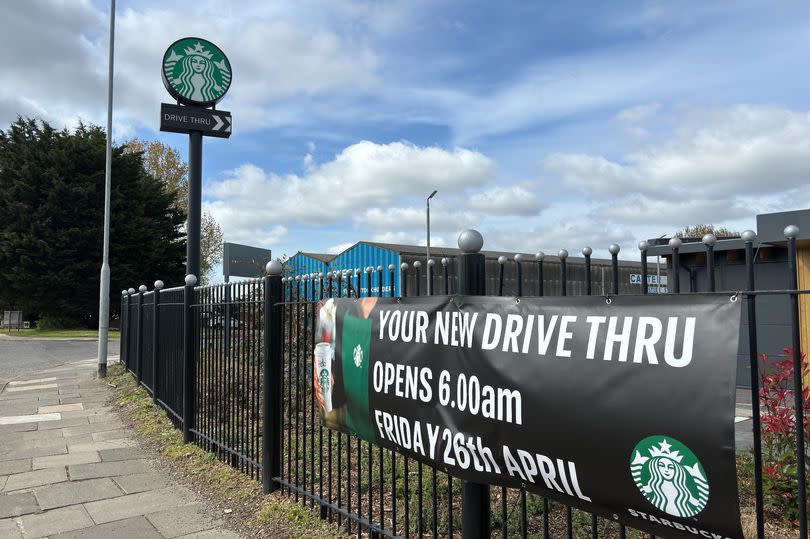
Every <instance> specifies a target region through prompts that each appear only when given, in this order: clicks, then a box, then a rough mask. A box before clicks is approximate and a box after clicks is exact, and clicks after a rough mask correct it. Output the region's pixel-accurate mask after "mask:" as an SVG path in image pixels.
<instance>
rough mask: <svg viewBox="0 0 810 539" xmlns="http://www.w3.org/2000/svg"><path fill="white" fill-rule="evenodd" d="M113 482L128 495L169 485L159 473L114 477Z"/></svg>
mask: <svg viewBox="0 0 810 539" xmlns="http://www.w3.org/2000/svg"><path fill="white" fill-rule="evenodd" d="M112 480H113V481H115V484H116V485H118V486H119V487H120V488H121V490H123V491H124V492H126V493H127V494H135V493H136V492H146V491H147V490H152V489H155V488H160V487H165V486H166V485H168V484H169V481H168V480H167V479H166V477H165V476H163V475H161V474H159V473H157V472H145V473H139V474H130V475H122V476H117V477H113V478H112Z"/></svg>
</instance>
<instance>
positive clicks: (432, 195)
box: [428, 191, 438, 200]
mask: <svg viewBox="0 0 810 539" xmlns="http://www.w3.org/2000/svg"><path fill="white" fill-rule="evenodd" d="M436 193H438V191H433V192H432V193H430V196H429V197H428V200H430V199H431V198H433V197H435V196H436Z"/></svg>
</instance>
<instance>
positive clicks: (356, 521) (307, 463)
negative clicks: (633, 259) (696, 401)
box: [121, 227, 810, 539]
mask: <svg viewBox="0 0 810 539" xmlns="http://www.w3.org/2000/svg"><path fill="white" fill-rule="evenodd" d="M794 228H795V227H794ZM795 232H796V231H795V230H792V229H791V227H788V228H787V229H786V236H787V237H786V243H787V248H788V265H787V271H788V272H789V283H790V287H789V289H788V290H771V291H755V290H756V283H755V282H754V264H755V257H754V241H755V239H756V238H755V235H754V234H753V233H750V232H746V233H745V234H744V236H743V239H744V240H745V263H746V268H747V274H748V283H747V290H743V291H736V292H737V293H738V294H739V296H740V297H742V298H743V299H745V301H746V302H747V309H746V315H747V320H744V324H747V327H748V332H747V333H748V334H747V340H748V351H749V359H750V365H751V406H752V416H753V418H752V422H751V424H752V430H753V440H754V442H753V451H752V453H753V461H754V464H753V475H754V478H753V485H754V486H753V492H746V493H744V494H745V496H746V497H747V498H752V499H753V500H754V502H753V506H754V507H753V513H754V516H755V528H756V532H755V534H756V537H758V538H763V537H765V516H764V514H763V506H764V501H763V476H762V474H763V454H762V443H761V429H760V415H761V414H760V406H759V402H760V395H759V379H760V368H759V361H758V357H757V324H756V314H757V311H756V298H757V296H758V295H761V294H770V295H773V294H778V295H784V296H787V297H789V298H790V301H789V304H790V318H791V323H792V327H793V333H792V341H793V342H792V343H787V344H789V345H790V346H792V348H791V350H792V351H791V354H792V355H791V358H790V359H791V360H792V362H793V379H792V388H785V389H786V390H791V389H792V391H793V393H792V396H793V403H792V414H791V420H792V422H793V423H794V425H795V427H794V428H795V453H794V455H800V456H804V455H805V448H804V425H803V421H802V420H803V418H804V410H803V400H802V372H803V369H802V365H801V362H802V358H801V353H800V350H799V348H800V342H799V340H800V336H799V327H800V326H799V309H798V304H799V303H798V299H799V295H800V294H804V293H808V292H810V291H807V290H798V289H797V273H796V271H797V268H796V252H797V251H796V241H795V235H796V233H795ZM705 240H706V241H705V242H704V243H705V250H706V255H707V256H706V266H705V272H706V275H707V279H706V289H705V290H701V291H698V292H697V293H703V294H705V293H715V292H716V291H715V281H714V278H713V275H714V241H713V240H714V239H713V238H712V237H707V238H705ZM670 247H671V266H672V267H671V271H669V293H675V294H677V293H680V292H681V289H680V288H681V287H680V282H679V272H678V265H679V252H678V250H679V247H680V244H679V240H673V241H672V242H671V243H670ZM640 249H641V272H642V279H641V292H642V293H643V294H646V293H647V292H648V287H647V274H648V268H647V253H646V245H645V244H643V243H642V244H641V245H640ZM610 252H611V255H612V260H611V263H612V271H611V272H610V274H611V275H612V279H611V280H612V282H611V283H610V290H609V291H604V290H603V289H602V287H601V286H599V287H597V286H593V283H594V282H595V278H594V276H593V275H592V270H591V265H590V250H589V249H585V250H583V254H585V255H586V260H585V264H584V268H583V270H582V271H583V272H584V275H583V282H584V283H585V284H584V286H582V287H579V286H578V287H576V289H575V290H570V289H569V287H568V283H569V281H568V268H567V264H566V258H565V256H563V257H561V258H556V259H555V260H554V261H553V262H548V261H544V260H522V259H520V258H518V259H516V260H514V259H513V260H501V261H500V262H499V263H500V268H503V267H504V265H506V264H514V265H515V266H514V270H515V275H516V277H515V279H514V282H513V283H512V286H511V287H510V286H506V287H505V286H504V285H505V283H504V279H503V275H504V272H503V271H502V270H500V269H499V270H498V275H496V276H495V277H494V278H495V279H496V284H497V290H498V294H500V295H503V294H506V293H508V294H514V295H517V296H524V295H528V294H527V293H526V292H527V291H528V292H529V293H531V294H533V295H539V296H542V295H552V294H553V295H563V296H565V295H576V294H583V295H590V294H603V293H604V294H606V295H617V294H619V293H620V291H621V287H620V283H619V275H620V274H621V273H620V271H619V268H618V266H619V261H618V252H619V249H618V246H614V245H612V246H611V247H610ZM467 256H468V255H462V256H461V257H460V260H459V263H458V265H457V266H458V267H459V268H460V267H462V266H464V265H465V264H466V263H468V262H469V260H465V257H467ZM469 256H474V255H473V254H471V255H469ZM552 263H553V264H554V267H553V269H554V274H556V275H558V276H559V281H558V282H556V283H555V286H553V287H551V286H548V285H547V276H548V275H549V274H550V273H551V272H550V271H549V269H550V268H549V267H548V266H549V264H552ZM420 266H421V265H420ZM435 268H438V271H445V272H446V271H447V270H446V269H444V268H442V267H440V266H439V265H438V264H435V265H434V264H430V265H426V266H425V267H419V266H417V267H415V268H414V267H413V265H408V264H403V265H402V267H400V268H390V269H389V268H382V267H379V268H371V267H369V268H366V269H364V270H363V271H352V272H348V271H347V272H338V273H334V274H333V273H327V274H311V275H305V276H297V277H295V278H292V277H290V278H282V268H281V266H280V265H279V264H278V263H276V262H271V263H270V264H268V270H269V274H268V275H267V276H266V277H264V278H263V279H258V280H252V281H243V282H239V283H231V284H227V283H226V284H221V285H214V286H203V287H195V286H194V285H195V284H196V279H195V278H194V277H193V276H188V277H187V282H186V286H185V287H181V288H173V289H167V290H161V288H162V283H160V282H158V283H156V284H159V285H160V286H157V287H156V288H155V290H154V291H152V292H146V290H145V287H143V286H142V287H141V288H140V290H139V291H138V292H136V291H135V290H134V289H130V290H129V291H125V293H124V294H123V296H122V345H121V348H122V360H123V362H124V364H125V365H126V366H127V368H128V369H129V370H130V371H131V372H132V373H133V374H134V375H135V377H136V378H137V379H138V381H139V382H140V383H141V384H142V385H144V387H145V388H146V389H147V390H148V391H150V392H151V393H152V395H153V397H154V398H155V401H156V402H157V403H158V404H159V405H160V406H162V407H163V408H164V409H165V410H166V411H167V412H168V414H169V416H170V417H171V418H172V420H173V421H174V422H175V424H176V425H177V426H178V427H179V428H182V429H183V432H184V438H185V440H186V441H191V442H195V443H197V444H199V445H200V446H202V447H203V448H205V449H206V450H208V451H210V452H211V453H213V454H215V455H216V456H217V457H218V458H219V459H221V460H222V461H224V462H227V463H229V464H231V465H232V466H234V467H236V468H238V469H240V470H242V471H243V472H245V473H247V474H250V475H251V477H254V478H256V479H260V480H261V481H262V484H263V487H264V491H265V492H271V491H275V490H279V489H280V490H281V491H282V492H284V493H285V494H287V495H289V496H291V497H293V498H295V499H296V500H298V501H300V502H301V503H302V504H304V505H305V506H309V507H311V508H312V509H313V510H315V511H318V512H319V514H320V516H321V517H322V518H324V519H328V520H330V521H332V522H335V523H336V524H337V525H339V526H341V527H342V529H343V530H345V531H346V532H348V533H351V534H354V533H356V534H357V536H358V537H361V536H363V535H366V534H367V535H370V536H385V537H405V538H409V537H423V536H425V535H429V536H432V537H455V536H460V535H463V536H464V537H489V536H491V535H492V536H500V537H516V536H519V537H545V538H548V537H582V536H590V537H598V536H602V537H621V538H624V537H652V536H650V535H648V534H643V533H641V532H639V531H637V530H631V529H625V527H624V526H622V525H620V524H618V523H616V522H614V521H612V520H610V519H605V518H602V517H597V516H595V515H591V514H587V513H584V512H582V511H580V510H576V509H572V508H571V507H570V506H567V505H565V504H561V503H558V502H555V501H551V500H548V499H546V498H543V497H542V496H538V495H536V494H532V493H528V492H526V491H525V490H523V489H512V488H502V487H498V486H493V487H490V486H486V485H471V484H467V483H462V481H460V480H459V479H458V478H454V477H452V476H451V475H450V474H448V473H446V472H445V471H443V470H441V469H437V468H433V467H431V466H428V465H426V464H423V463H421V462H416V461H414V460H413V459H411V458H408V457H406V456H404V455H402V454H400V453H398V452H397V451H392V450H387V449H383V448H381V447H378V446H376V445H374V444H371V443H368V442H365V441H362V440H359V439H358V438H356V437H353V436H349V435H346V434H343V433H339V432H336V431H332V430H329V429H325V428H323V427H322V426H321V425H320V423H319V421H318V419H317V417H316V415H317V407H316V402H315V396H314V394H313V391H312V383H311V380H312V377H313V372H312V368H313V366H312V361H311V358H312V356H313V350H314V345H315V319H316V309H317V306H318V300H319V299H323V298H326V297H341V296H344V297H345V296H347V295H349V296H356V295H357V292H358V291H363V290H365V291H366V292H367V291H370V290H372V288H373V287H372V286H371V279H372V275H373V274H374V273H375V272H377V273H380V272H384V271H389V272H395V271H399V272H401V274H400V277H401V278H402V282H403V283H409V282H410V283H412V284H413V285H414V286H413V289H410V290H409V289H408V286H407V285H406V286H404V287H403V290H402V296H411V295H425V294H426V290H425V289H426V288H427V287H426V286H425V285H426V284H427V282H431V283H432V285H434V286H431V288H432V289H433V293H434V294H448V293H451V292H456V291H458V292H460V293H465V294H475V293H482V292H484V291H485V290H487V288H488V287H487V286H486V282H485V280H486V279H492V278H493V276H492V275H491V270H492V269H493V268H490V267H487V266H485V265H483V264H482V265H481V271H480V272H479V275H477V276H474V277H472V279H473V281H474V282H473V281H470V279H471V277H470V275H469V271H467V275H466V277H465V276H463V275H462V274H463V273H464V270H462V271H459V272H458V273H457V275H455V276H454V277H455V279H453V278H449V277H450V276H448V275H447V274H446V273H445V274H443V275H442V279H441V280H438V279H436V280H435V281H434V279H435V276H434V275H433V270H434V269H435ZM445 268H446V266H445ZM423 269H427V274H422V273H421V271H422V270H423ZM377 277H379V275H378V276H377ZM436 281H438V283H437V282H436ZM452 282H455V283H456V284H457V288H456V289H455V290H452V291H451V289H450V286H451V284H450V283H452ZM510 288H511V289H510ZM377 292H378V293H377V295H379V296H382V295H383V294H384V292H383V291H382V290H379V289H377ZM386 295H387V294H386ZM730 360H732V359H731V358H730ZM791 465H792V468H790V469H792V470H793V469H795V479H796V482H795V490H794V491H793V492H792V496H793V499H794V500H795V504H796V510H797V515H798V519H797V520H798V529H797V534H798V536H799V537H801V538H803V539H804V538H806V537H807V512H806V509H807V504H806V483H805V459H804V458H794V462H793V463H792V464H791ZM792 473H793V472H792Z"/></svg>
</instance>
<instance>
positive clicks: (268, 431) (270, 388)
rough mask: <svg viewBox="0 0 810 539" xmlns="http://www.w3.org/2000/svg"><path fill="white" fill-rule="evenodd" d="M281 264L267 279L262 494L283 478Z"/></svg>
mask: <svg viewBox="0 0 810 539" xmlns="http://www.w3.org/2000/svg"><path fill="white" fill-rule="evenodd" d="M281 270H282V267H281V263H280V262H279V261H278V260H271V261H270V262H268V263H267V266H266V267H265V272H266V275H265V276H264V343H263V344H264V358H263V364H262V376H263V378H262V392H263V393H264V402H263V405H264V406H263V409H262V417H263V418H264V419H263V421H262V491H263V492H264V493H265V494H268V493H270V492H273V491H275V490H278V489H279V488H280V487H281V485H280V484H279V483H278V482H277V481H274V480H273V478H274V477H279V476H280V475H281V430H282V428H281V410H282V403H281V398H282V384H283V383H284V376H283V365H282V363H283V361H282V357H281V355H282V345H281V344H282V343H281V334H282V320H281V315H280V313H279V312H278V310H277V309H276V308H275V305H276V303H280V302H282V301H284V297H283V292H282V284H281Z"/></svg>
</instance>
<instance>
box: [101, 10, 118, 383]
mask: <svg viewBox="0 0 810 539" xmlns="http://www.w3.org/2000/svg"><path fill="white" fill-rule="evenodd" d="M114 46H115V0H110V51H109V52H110V57H109V61H108V66H107V69H108V70H107V152H106V153H107V155H106V165H105V167H104V247H103V255H102V262H101V286H100V289H101V290H100V291H99V298H98V375H99V377H100V378H104V377H105V376H107V337H108V334H109V330H110V189H111V184H112V110H113V50H114Z"/></svg>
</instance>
